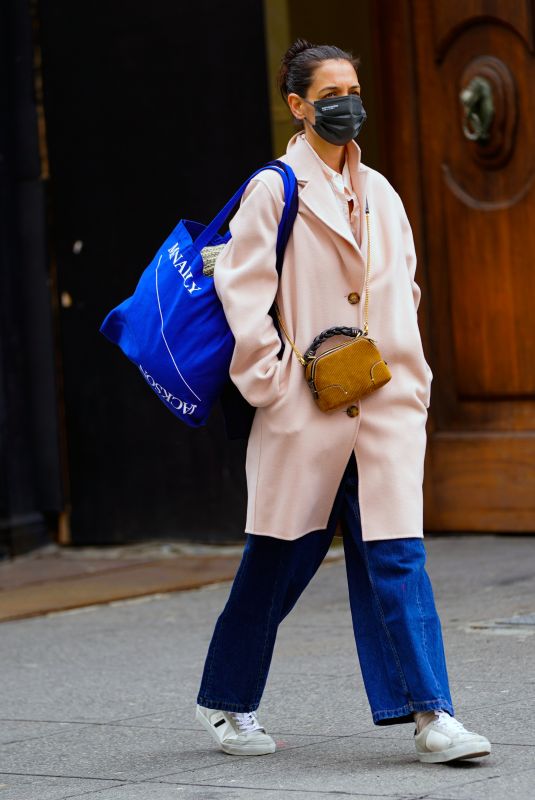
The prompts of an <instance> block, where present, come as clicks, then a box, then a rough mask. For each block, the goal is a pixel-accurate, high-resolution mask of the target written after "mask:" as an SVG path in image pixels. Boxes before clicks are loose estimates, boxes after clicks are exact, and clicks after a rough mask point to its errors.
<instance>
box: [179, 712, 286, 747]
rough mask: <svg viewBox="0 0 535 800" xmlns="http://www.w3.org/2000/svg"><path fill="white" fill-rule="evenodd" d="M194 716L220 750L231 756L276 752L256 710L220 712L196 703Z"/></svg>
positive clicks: (273, 743)
mask: <svg viewBox="0 0 535 800" xmlns="http://www.w3.org/2000/svg"><path fill="white" fill-rule="evenodd" d="M195 718H196V719H197V720H199V722H200V723H201V725H202V726H203V727H204V728H206V730H207V731H208V733H209V734H210V735H211V736H213V738H214V739H215V740H216V742H217V743H218V745H219V747H220V748H221V750H223V751H224V752H225V753H229V754H230V755H232V756H262V755H265V754H266V753H274V752H275V749H276V745H275V742H274V741H273V739H272V738H271V736H269V735H268V734H267V733H266V729H265V728H264V727H263V726H262V725H260V723H259V721H258V719H257V716H256V711H246V712H244V713H239V712H235V711H220V710H219V709H215V708H205V707H204V706H200V705H198V704H197V708H196V711H195Z"/></svg>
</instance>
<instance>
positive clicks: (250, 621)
mask: <svg viewBox="0 0 535 800" xmlns="http://www.w3.org/2000/svg"><path fill="white" fill-rule="evenodd" d="M357 487H358V474H357V464H356V459H355V455H354V453H352V454H351V458H350V460H349V462H348V465H347V467H346V470H345V472H344V476H343V478H342V481H341V483H340V487H339V489H338V492H337V495H336V498H335V501H334V504H333V508H332V511H331V515H330V518H329V522H328V525H327V528H326V529H325V530H319V531H313V532H312V533H307V534H305V535H304V536H302V537H300V538H299V539H296V540H294V541H286V540H284V539H278V538H275V537H273V536H264V535H256V534H247V539H246V543H245V546H244V550H243V556H242V560H241V563H240V565H239V567H238V571H237V573H236V577H235V578H234V582H233V584H232V588H231V590H230V595H229V597H228V599H227V602H226V605H225V607H224V609H223V611H222V612H221V614H220V616H219V617H218V619H217V622H216V625H215V630H214V633H213V636H212V640H211V642H210V646H209V649H208V655H207V657H206V662H205V666H204V671H203V676H202V680H201V686H200V689H199V693H198V697H197V702H198V703H199V704H200V705H202V706H205V707H207V708H217V709H222V710H225V711H242V712H243V711H254V710H256V709H257V708H258V706H259V704H260V700H261V697H262V693H263V691H264V687H265V685H266V681H267V677H268V670H269V666H270V663H271V658H272V655H273V649H274V646H275V638H276V635H277V629H278V626H279V624H280V623H281V622H282V620H283V619H284V618H285V617H286V616H287V615H288V614H289V613H290V611H291V610H292V608H293V607H294V605H295V604H296V602H297V600H298V599H299V597H300V596H301V594H302V592H303V591H304V589H305V588H306V586H307V585H308V583H309V582H310V580H311V579H312V577H313V576H314V574H315V573H316V571H317V570H318V568H319V566H320V564H321V562H322V561H323V559H324V557H325V555H326V553H327V551H328V549H329V546H330V544H331V541H332V538H333V536H334V532H335V529H336V524H337V521H338V520H340V521H341V527H342V532H343V543H344V552H345V564H346V573H347V582H348V587H349V601H350V608H351V616H352V620H353V630H354V635H355V641H356V646H357V653H358V658H359V662H360V668H361V672H362V677H363V680H364V686H365V689H366V694H367V696H368V702H369V704H370V707H371V713H372V719H373V722H374V724H375V725H395V724H397V723H402V722H412V721H413V719H414V718H413V712H414V711H428V710H430V709H439V708H440V709H444V710H445V711H448V712H449V713H450V714H451V715H452V716H453V715H454V709H453V705H452V701H451V696H450V690H449V685H448V674H447V670H446V659H445V654H444V645H443V641H442V630H441V625H440V619H439V617H438V614H437V610H436V607H435V602H434V597H433V590H432V587H431V582H430V580H429V576H428V574H427V572H426V570H425V561H426V551H425V547H424V541H423V539H421V538H417V537H411V538H406V539H384V540H378V541H372V542H363V541H362V530H361V525H360V510H359V505H358V492H357Z"/></svg>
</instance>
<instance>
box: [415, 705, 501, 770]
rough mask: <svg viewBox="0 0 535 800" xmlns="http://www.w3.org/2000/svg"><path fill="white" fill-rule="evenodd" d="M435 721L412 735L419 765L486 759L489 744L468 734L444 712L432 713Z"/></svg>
mask: <svg viewBox="0 0 535 800" xmlns="http://www.w3.org/2000/svg"><path fill="white" fill-rule="evenodd" d="M435 716H436V719H435V720H433V722H429V723H428V724H427V725H426V726H425V727H424V728H422V730H421V731H420V733H416V731H415V734H414V743H415V745H416V752H417V754H418V758H419V759H420V761H426V762H432V763H438V762H442V761H453V760H454V759H456V758H478V757H479V756H488V754H489V753H490V742H489V740H488V739H486V738H485V737H484V736H481V734H479V733H474V731H467V730H466V728H465V727H464V725H461V723H460V722H459V720H457V719H455V717H452V716H451V715H450V714H448V712H447V711H435Z"/></svg>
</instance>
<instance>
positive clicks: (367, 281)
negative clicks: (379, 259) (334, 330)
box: [364, 198, 372, 336]
mask: <svg viewBox="0 0 535 800" xmlns="http://www.w3.org/2000/svg"><path fill="white" fill-rule="evenodd" d="M366 232H367V234H368V247H367V254H366V281H365V286H364V291H365V292H366V300H365V301H364V336H367V335H368V301H369V299H370V292H369V287H368V284H369V281H370V264H371V260H372V239H371V236H370V209H369V207H368V198H366Z"/></svg>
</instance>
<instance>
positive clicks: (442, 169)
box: [376, 0, 535, 532]
mask: <svg viewBox="0 0 535 800" xmlns="http://www.w3.org/2000/svg"><path fill="white" fill-rule="evenodd" d="M532 5H533V4H532V2H528V0H515V1H514V2H511V1H510V0H462V2H461V0H448V2H444V0H412V2H408V1H407V2H405V0H402V1H400V2H396V3H390V2H379V3H378V4H377V8H376V13H377V17H376V36H377V39H376V52H377V68H378V70H379V71H380V74H381V79H380V85H381V87H382V96H383V101H384V102H383V117H382V120H383V130H384V142H383V145H384V153H385V159H386V170H385V171H386V173H387V175H388V177H389V178H390V179H391V180H392V182H393V183H394V185H395V186H396V188H397V189H398V191H399V192H400V194H401V196H402V198H403V200H404V201H405V204H406V207H407V211H408V213H409V217H410V219H411V223H412V225H413V230H414V233H415V239H416V244H417V250H418V256H419V267H418V271H417V280H418V282H419V284H420V286H421V287H422V302H421V306H420V310H419V320H420V326H421V329H422V335H423V339H424V349H425V351H426V357H427V360H428V361H429V363H430V365H431V368H432V370H433V373H434V380H433V384H432V394H431V408H430V416H429V426H428V435H429V439H428V451H427V460H426V469H425V482H424V485H425V527H426V529H428V530H454V531H504V532H507V531H511V532H513V531H517V532H518V531H532V532H533V531H535V146H534V142H535V92H534V91H533V86H534V85H535V41H534V25H533V11H534V9H533V7H532ZM463 92H465V94H464V95H463V96H462V98H461V95H462V93H463ZM462 101H464V104H463V102H462ZM467 111H468V113H469V115H470V116H468V117H467V116H466V115H467ZM485 116H486V120H484V119H483V118H484V117H485ZM482 120H483V122H485V121H486V123H487V124H486V128H487V130H485V125H482V126H480V125H479V123H480V122H481V121H482ZM478 137H479V138H478Z"/></svg>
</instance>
